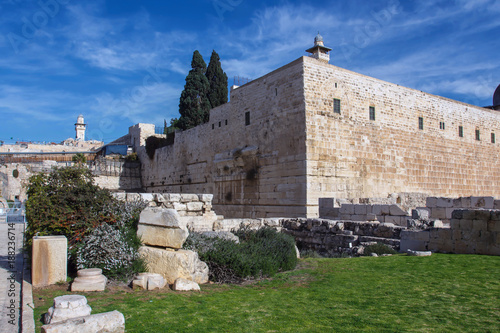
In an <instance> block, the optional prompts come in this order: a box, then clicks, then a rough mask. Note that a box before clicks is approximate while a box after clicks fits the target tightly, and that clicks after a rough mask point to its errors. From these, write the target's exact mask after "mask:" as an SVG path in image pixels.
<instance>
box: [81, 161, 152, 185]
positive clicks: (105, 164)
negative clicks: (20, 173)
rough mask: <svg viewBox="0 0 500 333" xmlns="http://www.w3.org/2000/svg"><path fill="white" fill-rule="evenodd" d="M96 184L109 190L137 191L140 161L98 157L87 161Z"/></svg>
mask: <svg viewBox="0 0 500 333" xmlns="http://www.w3.org/2000/svg"><path fill="white" fill-rule="evenodd" d="M88 168H89V169H90V171H92V174H93V175H94V176H95V182H96V184H97V185H99V186H101V187H103V188H106V189H108V190H111V191H117V190H122V191H133V190H135V191H138V190H140V189H141V188H142V183H141V163H140V162H129V161H118V160H108V159H98V160H95V161H92V162H90V163H88Z"/></svg>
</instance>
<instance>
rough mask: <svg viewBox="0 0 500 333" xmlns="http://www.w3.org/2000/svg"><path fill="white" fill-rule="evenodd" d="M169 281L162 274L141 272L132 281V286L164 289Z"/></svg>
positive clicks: (146, 288) (145, 288)
mask: <svg viewBox="0 0 500 333" xmlns="http://www.w3.org/2000/svg"><path fill="white" fill-rule="evenodd" d="M166 285H167V281H166V280H165V279H164V278H163V276H162V275H161V274H156V273H139V274H138V275H137V276H136V277H135V279H134V280H133V281H132V288H134V287H138V288H141V289H144V290H155V289H163V288H164V287H165V286H166Z"/></svg>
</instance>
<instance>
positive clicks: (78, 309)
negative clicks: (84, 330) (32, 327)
mask: <svg viewBox="0 0 500 333" xmlns="http://www.w3.org/2000/svg"><path fill="white" fill-rule="evenodd" d="M91 312H92V308H91V307H90V306H89V305H88V304H87V298H86V297H85V296H82V295H64V296H58V297H56V298H54V305H52V307H50V308H49V310H48V311H47V313H46V314H45V315H44V317H43V319H44V321H43V322H44V323H45V324H54V323H59V322H62V321H65V320H68V319H72V318H77V317H83V316H89V315H90V313H91Z"/></svg>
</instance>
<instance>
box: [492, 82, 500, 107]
mask: <svg viewBox="0 0 500 333" xmlns="http://www.w3.org/2000/svg"><path fill="white" fill-rule="evenodd" d="M497 105H500V84H499V85H498V87H497V89H496V90H495V93H494V94H493V106H497Z"/></svg>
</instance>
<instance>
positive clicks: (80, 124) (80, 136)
mask: <svg viewBox="0 0 500 333" xmlns="http://www.w3.org/2000/svg"><path fill="white" fill-rule="evenodd" d="M86 127H87V124H85V122H84V120H83V115H79V116H78V118H77V119H76V124H75V131H76V140H77V141H85V128H86Z"/></svg>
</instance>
